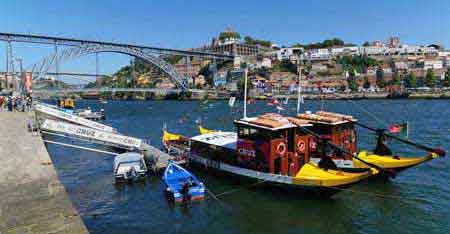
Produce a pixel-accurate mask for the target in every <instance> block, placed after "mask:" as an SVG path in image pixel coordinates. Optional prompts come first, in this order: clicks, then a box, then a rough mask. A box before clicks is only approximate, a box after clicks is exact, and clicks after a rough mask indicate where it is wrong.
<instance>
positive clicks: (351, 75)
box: [347, 69, 358, 92]
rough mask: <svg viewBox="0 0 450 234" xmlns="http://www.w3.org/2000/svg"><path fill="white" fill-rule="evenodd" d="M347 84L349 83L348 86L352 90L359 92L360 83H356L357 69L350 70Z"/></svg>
mask: <svg viewBox="0 0 450 234" xmlns="http://www.w3.org/2000/svg"><path fill="white" fill-rule="evenodd" d="M347 84H348V88H349V89H350V90H351V91H352V92H357V91H358V83H356V78H355V70H353V69H351V70H350V71H348V78H347Z"/></svg>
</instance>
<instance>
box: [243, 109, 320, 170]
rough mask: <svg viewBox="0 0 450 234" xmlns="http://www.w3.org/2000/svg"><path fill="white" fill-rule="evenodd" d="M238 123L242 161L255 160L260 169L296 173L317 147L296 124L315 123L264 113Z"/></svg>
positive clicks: (254, 162) (307, 125) (252, 161)
mask: <svg viewBox="0 0 450 234" xmlns="http://www.w3.org/2000/svg"><path fill="white" fill-rule="evenodd" d="M293 121H295V122H293ZM235 125H236V128H237V132H238V140H237V145H236V152H237V155H238V158H239V161H240V162H246V163H252V164H254V165H255V166H256V167H257V168H256V169H258V170H259V171H264V172H269V173H273V174H281V175H289V176H295V175H296V174H297V173H298V171H299V170H300V168H301V167H302V166H303V165H304V164H305V163H307V162H308V161H309V155H310V151H314V150H315V145H316V143H315V140H314V138H313V137H311V136H309V135H308V134H306V133H305V132H303V131H302V130H301V128H299V127H298V126H297V125H301V126H303V127H309V126H312V125H311V124H309V123H308V122H306V121H301V120H293V119H291V118H288V117H285V116H281V115H278V114H265V115H261V116H258V117H256V118H246V119H242V120H238V121H235ZM310 146H312V147H310Z"/></svg>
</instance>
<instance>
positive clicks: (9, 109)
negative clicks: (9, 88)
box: [7, 96, 13, 111]
mask: <svg viewBox="0 0 450 234" xmlns="http://www.w3.org/2000/svg"><path fill="white" fill-rule="evenodd" d="M7 103H8V111H13V100H12V97H11V96H9V97H8V99H7Z"/></svg>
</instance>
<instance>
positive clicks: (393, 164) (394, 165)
mask: <svg viewBox="0 0 450 234" xmlns="http://www.w3.org/2000/svg"><path fill="white" fill-rule="evenodd" d="M358 157H359V158H361V159H362V160H364V161H366V162H369V163H372V164H375V165H377V166H379V167H381V168H385V169H393V170H395V171H401V170H403V169H406V168H409V167H413V166H416V165H419V164H421V163H423V162H426V161H428V160H431V159H434V158H437V157H438V155H437V154H435V153H431V154H430V155H428V156H423V157H394V156H382V155H376V154H371V153H368V152H367V151H361V152H359V154H358ZM353 166H354V167H355V168H368V166H367V165H366V164H364V163H362V162H361V161H359V160H357V159H355V158H354V159H353Z"/></svg>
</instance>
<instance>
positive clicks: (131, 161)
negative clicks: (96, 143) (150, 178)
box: [114, 152, 147, 182]
mask: <svg viewBox="0 0 450 234" xmlns="http://www.w3.org/2000/svg"><path fill="white" fill-rule="evenodd" d="M146 175H147V165H146V164H145V160H144V156H143V155H142V154H139V153H135V152H127V153H123V154H119V155H117V156H116V157H115V158H114V178H115V181H116V182H124V181H135V180H138V179H141V178H144V177H146Z"/></svg>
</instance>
